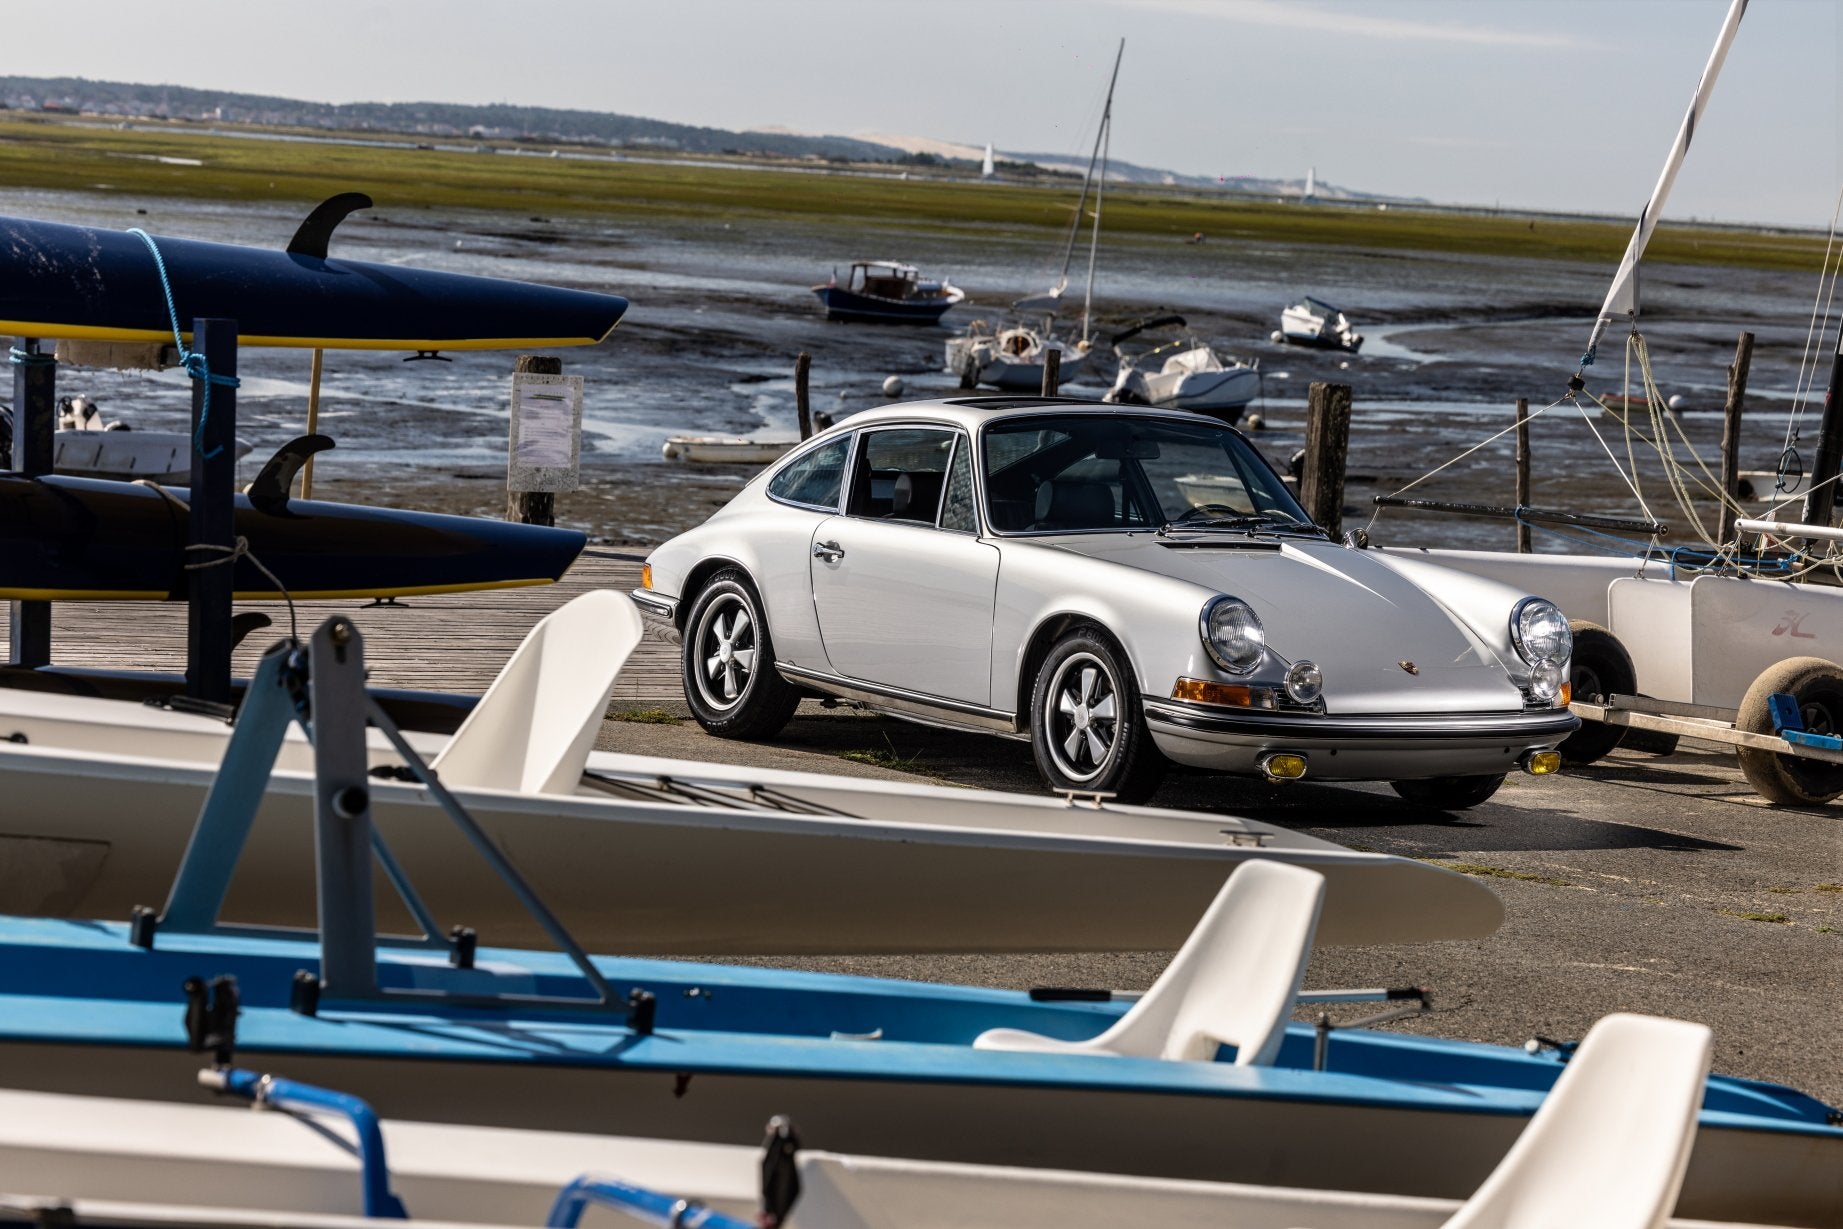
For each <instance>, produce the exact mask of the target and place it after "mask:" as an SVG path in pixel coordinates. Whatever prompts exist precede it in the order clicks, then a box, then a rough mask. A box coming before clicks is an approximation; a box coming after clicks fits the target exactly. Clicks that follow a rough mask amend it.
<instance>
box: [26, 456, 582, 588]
mask: <svg viewBox="0 0 1843 1229" xmlns="http://www.w3.org/2000/svg"><path fill="white" fill-rule="evenodd" d="M173 494H174V495H175V496H176V497H177V498H179V499H181V500H184V499H186V498H187V497H188V495H189V492H188V491H187V490H186V489H185V488H183V487H181V488H177V489H175V490H174V491H173ZM235 525H236V533H237V535H238V536H240V537H243V538H246V539H248V541H249V544H250V551H251V553H252V554H253V555H254V556H255V558H256V559H259V560H261V562H262V564H263V566H264V567H266V568H267V569H268V570H269V571H270V572H272V573H274V575H275V577H276V579H278V580H280V581H281V583H282V584H283V585H284V586H285V587H286V588H287V590H288V592H289V593H290V594H291V595H292V596H294V597H297V598H313V597H391V596H409V595H413V594H423V593H455V592H463V591H467V590H474V589H498V588H512V587H516V586H520V585H537V584H548V583H550V582H551V581H555V580H557V579H559V578H560V577H561V576H562V575H563V573H564V572H565V571H567V570H568V569H569V566H570V564H571V563H573V562H574V561H575V559H576V556H577V555H578V554H580V553H581V552H582V548H583V546H584V545H585V544H586V542H587V541H588V538H587V537H586V535H584V534H582V533H580V532H578V531H576V530H573V529H551V528H546V527H543V526H537V525H518V524H511V523H508V522H504V521H490V520H484V519H481V518H478V517H466V516H445V515H441V514H439V513H433V512H412V511H408V510H405V509H401V508H372V507H366V506H363V505H359V504H336V503H324V502H321V501H317V500H300V499H297V500H291V501H289V502H288V504H287V506H286V507H285V508H284V509H282V510H281V511H280V512H266V511H263V510H261V509H259V508H257V507H255V506H254V505H252V504H251V503H250V501H249V498H248V497H247V496H243V495H239V496H237V497H236V521H235ZM185 543H186V514H185V513H184V512H183V511H182V510H181V509H180V508H179V506H178V505H176V504H174V503H172V502H171V501H169V500H167V499H164V498H162V497H161V495H160V493H159V492H157V491H155V490H152V489H151V488H148V487H144V486H138V485H135V484H133V483H127V482H108V481H103V480H99V479H91V478H65V477H47V478H27V477H23V476H21V475H19V474H9V473H0V599H11V600H16V601H53V600H71V599H85V600H91V601H107V600H124V601H129V600H141V601H145V600H161V599H179V598H183V597H184V596H185V575H186V574H185V571H184V565H185V563H186V558H185V553H184V552H185ZM234 567H235V579H234V581H233V584H234V587H235V591H236V597H237V598H238V599H239V600H245V601H253V600H258V599H265V598H277V597H280V596H281V594H280V593H278V592H277V590H276V587H275V582H274V581H273V580H271V579H269V577H268V576H266V575H264V574H263V572H262V571H261V570H260V569H258V568H257V567H256V566H255V564H254V563H253V562H252V561H251V560H250V559H248V558H244V559H239V560H238V561H237V562H236V563H235V565H234Z"/></svg>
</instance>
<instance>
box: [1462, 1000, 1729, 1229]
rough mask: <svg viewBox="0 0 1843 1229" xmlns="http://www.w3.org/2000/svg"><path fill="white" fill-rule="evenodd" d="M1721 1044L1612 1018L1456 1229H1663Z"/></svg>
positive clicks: (1689, 1032) (1670, 1024)
mask: <svg viewBox="0 0 1843 1229" xmlns="http://www.w3.org/2000/svg"><path fill="white" fill-rule="evenodd" d="M1711 1046H1712V1042H1711V1034H1710V1032H1709V1030H1708V1028H1707V1027H1705V1026H1704V1025H1701V1024H1691V1023H1689V1022H1688V1021H1685V1020H1665V1019H1660V1018H1658V1017H1656V1016H1635V1015H1627V1014H1614V1015H1610V1016H1607V1017H1605V1018H1603V1019H1602V1020H1601V1021H1600V1022H1599V1023H1598V1024H1595V1025H1594V1026H1593V1028H1592V1029H1591V1030H1589V1032H1588V1034H1587V1039H1586V1040H1585V1041H1583V1042H1581V1045H1580V1048H1579V1049H1578V1050H1576V1051H1575V1052H1574V1056H1573V1057H1572V1058H1570V1059H1569V1060H1568V1065H1567V1067H1566V1068H1565V1069H1564V1070H1563V1071H1562V1073H1561V1078H1560V1079H1558V1080H1556V1081H1555V1087H1554V1088H1553V1089H1552V1090H1551V1091H1550V1093H1549V1095H1548V1096H1547V1097H1545V1098H1544V1099H1543V1102H1542V1104H1541V1106H1540V1107H1538V1108H1537V1110H1536V1114H1535V1116H1534V1117H1533V1118H1531V1119H1530V1121H1529V1125H1528V1126H1526V1127H1524V1128H1523V1133H1522V1134H1521V1135H1519V1136H1517V1142H1516V1143H1515V1144H1513V1145H1511V1148H1510V1151H1509V1152H1507V1153H1505V1154H1504V1159H1503V1160H1502V1161H1500V1162H1498V1166H1497V1168H1496V1169H1494V1170H1492V1171H1491V1176H1490V1177H1488V1178H1486V1179H1485V1182H1484V1185H1483V1186H1480V1187H1479V1188H1478V1190H1477V1191H1476V1192H1475V1193H1474V1194H1473V1195H1472V1197H1471V1198H1470V1199H1468V1200H1466V1201H1465V1204H1464V1205H1463V1206H1462V1207H1461V1208H1460V1209H1459V1210H1458V1211H1457V1212H1455V1213H1453V1215H1452V1217H1451V1218H1450V1219H1449V1220H1448V1221H1447V1222H1446V1226H1445V1229H1544V1227H1546V1226H1550V1225H1567V1226H1569V1229H1662V1226H1663V1224H1664V1222H1665V1221H1666V1220H1667V1219H1669V1216H1670V1213H1671V1210H1672V1209H1673V1208H1675V1207H1676V1203H1677V1192H1678V1190H1679V1189H1680V1188H1681V1187H1682V1185H1683V1172H1684V1170H1686V1169H1687V1168H1688V1167H1689V1153H1690V1148H1691V1147H1692V1146H1693V1145H1694V1143H1695V1139H1696V1115H1697V1111H1698V1110H1699V1109H1700V1108H1701V1106H1702V1090H1703V1086H1704V1082H1705V1080H1706V1079H1707V1077H1708V1074H1709V1055H1710V1050H1711Z"/></svg>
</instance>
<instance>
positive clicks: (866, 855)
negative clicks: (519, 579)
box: [0, 692, 1502, 956]
mask: <svg viewBox="0 0 1843 1229" xmlns="http://www.w3.org/2000/svg"><path fill="white" fill-rule="evenodd" d="M47 701H60V702H67V703H78V704H83V703H92V704H93V703H99V702H96V701H80V700H74V699H73V698H72V697H64V696H40V695H32V696H26V695H25V694H24V693H19V694H18V695H17V696H14V695H9V693H4V692H0V704H10V705H12V706H14V707H15V709H17V708H18V707H19V706H22V705H24V704H26V703H28V702H30V703H36V704H43V703H45V702H47ZM100 703H108V702H100ZM166 716H171V714H166ZM12 734H17V735H19V736H21V737H23V738H26V739H27V740H28V741H27V742H26V743H23V744H20V743H0V797H3V798H5V799H6V800H7V801H6V822H5V824H4V825H3V827H4V833H3V834H0V912H5V913H19V914H29V915H36V916H56V917H113V918H126V917H127V916H128V914H129V911H130V910H131V909H133V907H134V906H135V905H140V904H147V905H158V904H159V903H160V902H161V901H163V900H164V899H165V894H166V888H167V886H168V885H169V884H170V883H171V882H172V878H173V875H174V872H175V871H176V869H177V868H178V865H179V861H180V859H181V857H182V855H183V854H184V851H185V848H186V842H187V840H188V838H189V836H190V834H191V831H192V828H193V826H194V824H195V822H196V820H197V817H198V814H199V810H200V807H201V806H202V804H203V801H204V797H205V791H206V789H207V787H208V786H209V784H210V782H211V780H212V777H213V775H214V773H215V769H216V764H215V761H212V760H206V761H203V762H199V761H194V762H192V763H189V764H188V763H181V762H175V761H174V760H172V759H158V758H153V757H154V756H155V755H158V754H160V752H161V751H162V750H166V751H170V750H172V749H173V744H172V743H171V742H170V741H169V742H166V743H163V742H162V741H161V740H160V739H159V738H145V739H142V740H141V743H142V746H143V747H144V748H147V749H148V754H147V755H146V756H145V757H144V758H139V759H136V758H131V757H126V756H120V755H109V754H101V753H78V752H68V751H59V750H56V749H54V748H51V747H49V746H47V745H46V740H47V734H46V727H45V726H44V725H43V724H42V723H38V724H35V723H33V722H32V721H30V720H29V719H25V718H21V717H17V716H7V715H6V714H5V713H4V712H3V711H0V738H5V737H7V736H9V735H12ZM302 750H304V749H302ZM374 759H376V760H378V761H380V762H383V761H385V760H387V759H388V757H386V756H384V755H382V754H379V755H376V756H374ZM589 770H590V772H591V773H595V774H601V773H607V774H609V775H615V774H621V775H624V776H625V777H626V778H627V779H629V780H633V781H638V782H651V781H656V780H657V779H658V778H659V777H660V776H661V775H667V776H670V777H672V778H673V779H676V780H681V781H684V782H686V783H688V784H697V783H700V782H701V783H704V784H710V783H712V782H713V781H717V780H719V778H717V777H713V775H712V774H713V772H716V773H721V772H723V771H726V770H722V769H715V768H713V766H711V765H701V764H696V763H690V762H680V761H671V760H653V759H641V758H640V757H625V756H610V755H606V754H600V753H598V754H596V755H593V756H592V757H591V759H590V763H589ZM727 771H728V772H729V773H730V774H731V775H732V777H733V780H732V781H731V782H729V783H730V784H732V785H735V786H738V787H740V788H741V789H742V790H744V791H746V789H747V786H748V785H749V784H751V783H756V784H760V785H763V786H767V787H769V788H771V789H774V790H776V791H777V792H778V793H779V794H782V795H785V796H787V797H796V798H802V799H812V800H814V801H817V802H819V803H821V805H823V806H825V807H827V808H832V809H836V810H837V811H840V812H843V814H841V815H811V814H807V815H802V814H794V813H780V812H774V811H766V812H764V811H753V810H740V811H739V810H728V809H722V808H713V807H703V806H687V805H672V804H670V803H667V802H659V803H650V802H630V801H625V800H621V799H617V798H603V797H592V796H583V795H580V794H579V795H572V796H557V795H542V794H516V793H511V792H507V791H496V790H479V791H463V792H461V793H460V795H459V796H460V797H461V799H462V801H463V802H464V803H465V805H466V806H467V808H468V810H469V812H470V813H471V814H472V815H473V816H474V818H475V819H476V820H477V821H478V822H479V823H480V825H481V827H482V828H484V829H485V831H486V832H487V833H488V834H489V835H490V836H492V838H493V839H494V840H495V841H496V842H497V844H498V845H499V846H500V848H501V849H502V850H503V851H504V852H505V853H506V854H507V855H508V856H509V857H510V858H511V860H512V861H513V863H514V864H515V865H517V867H518V868H519V870H520V871H521V872H522V873H523V874H524V875H525V876H526V877H527V878H528V879H529V880H530V881H531V882H532V884H533V885H534V886H535V887H536V888H537V890H538V892H539V894H540V895H541V896H542V897H543V898H544V900H545V901H546V903H547V904H548V905H549V906H550V907H551V908H552V909H553V910H555V911H556V912H557V913H558V914H559V915H560V916H561V917H562V918H563V919H564V921H565V922H566V923H567V924H568V925H569V926H570V927H571V929H572V931H573V932H574V933H575V934H576V935H577V937H578V939H579V940H580V941H581V942H582V943H583V945H584V946H585V947H587V948H588V949H589V950H591V951H598V952H608V953H612V954H639V953H651V954H672V955H703V956H709V955H762V954H768V955H772V954H797V953H809V954H810V953H856V954H866V953H892V952H1014V951H1063V952H1068V951H1125V950H1171V949H1174V948H1176V947H1177V946H1178V945H1179V944H1180V943H1182V941H1183V940H1184V938H1185V937H1186V936H1187V935H1188V933H1189V931H1190V929H1191V927H1192V926H1194V925H1195V923H1196V920H1197V918H1198V917H1199V916H1201V914H1202V912H1203V910H1204V909H1205V908H1206V907H1207V906H1208V904H1209V902H1210V900H1211V899H1212V898H1213V897H1214V895H1215V893H1216V892H1217V890H1218V889H1220V887H1221V886H1222V883H1223V881H1224V880H1225V879H1226V878H1227V877H1228V875H1229V874H1230V872H1231V871H1233V870H1234V868H1235V867H1236V866H1237V865H1238V864H1239V863H1240V862H1242V861H1243V860H1246V859H1248V858H1278V859H1281V860H1285V861H1289V862H1295V863H1298V864H1300V865H1305V866H1310V867H1311V868H1312V869H1314V870H1318V871H1321V872H1323V873H1324V874H1325V875H1326V877H1327V880H1328V882H1327V892H1326V906H1325V913H1324V917H1323V919H1322V920H1321V922H1320V925H1319V942H1321V943H1332V944H1339V943H1400V942H1416V941H1422V940H1427V939H1449V938H1478V937H1482V936H1484V935H1487V934H1490V933H1491V932H1493V931H1494V930H1495V929H1496V928H1497V926H1498V925H1499V923H1500V921H1501V919H1502V905H1501V903H1500V902H1499V901H1498V899H1497V897H1496V896H1495V895H1494V894H1492V893H1491V892H1490V891H1489V890H1488V889H1486V888H1484V887H1483V886H1482V885H1480V884H1479V883H1478V882H1477V881H1476V880H1472V879H1469V878H1467V877H1465V876H1461V875H1457V874H1454V873H1453V872H1450V871H1445V870H1443V869H1441V868H1438V867H1432V866H1428V865H1426V864H1423V863H1418V862H1413V861H1408V860H1403V859H1390V858H1385V857H1381V856H1379V855H1373V854H1362V853H1357V852H1354V851H1350V850H1345V849H1342V848H1340V847H1338V846H1335V845H1331V844H1329V843H1327V842H1321V841H1313V840H1311V839H1310V838H1306V837H1302V836H1297V835H1294V834H1290V833H1282V832H1281V831H1280V830H1277V829H1274V830H1269V831H1271V832H1272V833H1273V834H1274V835H1273V836H1272V837H1271V838H1267V837H1261V836H1257V835H1252V834H1250V833H1247V832H1245V831H1243V825H1242V823H1241V821H1236V820H1233V819H1224V818H1221V817H1204V816H1193V815H1187V814H1184V813H1180V812H1170V811H1162V812H1161V811H1156V810H1151V809H1147V808H1113V807H1110V808H1108V809H1106V810H1104V811H1097V810H1092V809H1080V810H1070V809H1065V808H1063V807H1062V806H1061V804H1060V803H1058V802H1056V801H1055V800H1052V799H1039V798H1035V797H1029V798H1025V797H1021V796H1016V795H1008V794H994V793H986V792H984V791H965V790H949V789H944V788H926V787H916V786H912V785H908V784H906V783H901V784H895V783H886V782H878V781H858V780H854V779H850V778H826V777H818V776H814V775H812V774H805V773H782V772H773V771H768V770H761V771H754V772H751V771H750V770H746V769H745V770H727ZM312 797H313V781H312V777H311V775H310V774H309V773H307V772H305V771H298V770H297V771H280V772H278V773H277V774H276V775H275V777H274V778H273V779H272V781H271V786H270V789H269V792H268V794H267V795H266V796H265V798H264V802H263V805H262V809H261V813H260V815H259V817H258V819H257V822H256V825H255V828H254V830H253V832H252V834H251V837H250V842H249V845H248V847H247V849H246V851H245V855H244V859H243V863H242V865H241V867H240V869H239V871H238V877H237V880H236V882H235V883H234V884H233V886H232V889H231V893H230V898H229V902H228V905H227V907H226V917H228V918H234V919H235V920H237V921H241V922H254V923H262V924H270V925H283V926H305V927H311V926H313V925H314V922H315V904H314V899H313V896H312V894H311V893H307V892H303V891H301V890H300V888H299V885H300V883H301V874H302V868H303V867H306V866H312V865H313V861H314V851H313V840H312V830H313V824H312V813H313V804H312ZM1026 804H1028V805H1026ZM372 806H373V815H374V816H375V817H376V820H377V823H378V827H379V830H380V832H382V833H383V835H384V837H385V839H386V840H387V841H388V842H389V844H390V848H391V850H392V851H393V852H394V853H395V854H396V856H397V858H398V860H399V861H400V862H402V863H403V864H404V866H405V867H406V869H407V870H408V871H409V873H410V875H411V878H412V879H413V880H414V881H415V882H416V884H417V886H418V890H419V891H420V892H421V893H422V895H423V897H424V899H425V900H426V901H427V903H428V905H429V907H430V908H431V909H432V910H433V911H434V912H435V915H436V916H437V917H438V918H441V919H444V924H447V923H448V922H459V923H464V924H466V925H469V926H472V927H473V928H475V929H476V930H477V931H478V932H479V933H480V935H481V936H482V941H483V942H491V943H495V944H504V945H529V946H543V945H545V944H547V943H548V936H547V935H546V934H545V932H544V931H543V930H542V929H541V928H540V927H539V926H538V925H537V924H536V923H535V922H533V921H532V919H531V918H530V917H529V916H528V915H527V914H526V913H525V912H524V911H523V910H522V909H520V908H519V906H518V905H517V904H516V902H514V901H513V900H512V898H511V897H510V896H509V895H508V894H507V893H506V892H505V891H504V890H503V888H502V887H501V886H500V885H499V883H498V880H497V879H496V878H495V877H494V876H493V875H492V874H491V872H490V871H488V870H487V868H486V867H485V865H484V864H483V863H481V862H479V861H478V859H476V858H473V857H471V856H469V854H468V852H467V849H466V846H465V844H464V842H463V841H462V840H461V838H460V837H459V836H458V834H457V833H456V832H455V830H454V828H453V825H452V824H451V822H450V821H449V820H448V819H447V817H446V816H445V815H444V814H443V813H442V812H441V811H440V809H439V808H438V807H437V806H435V805H434V804H433V803H432V802H431V800H430V799H429V797H428V795H427V794H426V792H425V791H424V790H423V789H422V788H421V787H420V786H416V785H413V784H399V783H393V782H389V781H378V782H376V783H375V784H374V786H373V790H372ZM1237 833H1241V835H1239V836H1238V835H1237ZM1237 840H1244V841H1245V842H1246V843H1244V844H1236V843H1235V842H1236V841H1237ZM378 908H379V911H380V914H379V915H380V917H381V918H383V919H384V921H385V923H386V924H387V926H391V927H395V928H397V929H399V930H401V929H405V928H407V927H408V926H409V918H408V917H407V915H406V914H405V913H404V911H403V909H402V906H401V905H400V904H399V903H398V902H397V901H396V899H395V898H394V896H391V895H390V894H389V891H388V889H386V888H383V887H380V889H379V893H378Z"/></svg>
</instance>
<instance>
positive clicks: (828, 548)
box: [813, 542, 845, 563]
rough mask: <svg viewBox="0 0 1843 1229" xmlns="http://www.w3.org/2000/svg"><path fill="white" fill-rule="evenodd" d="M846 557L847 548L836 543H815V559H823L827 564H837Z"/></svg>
mask: <svg viewBox="0 0 1843 1229" xmlns="http://www.w3.org/2000/svg"><path fill="white" fill-rule="evenodd" d="M844 557H845V548H844V547H842V546H840V545H839V544H838V543H836V542H815V543H813V558H815V559H823V560H824V561H825V562H827V563H837V562H838V561H839V560H840V559H843V558H844Z"/></svg>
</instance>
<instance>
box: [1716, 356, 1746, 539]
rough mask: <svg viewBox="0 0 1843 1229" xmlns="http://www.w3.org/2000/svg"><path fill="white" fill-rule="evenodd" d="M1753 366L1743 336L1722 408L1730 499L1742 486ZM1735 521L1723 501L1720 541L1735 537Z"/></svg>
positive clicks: (1725, 487) (1725, 476) (1723, 451)
mask: <svg viewBox="0 0 1843 1229" xmlns="http://www.w3.org/2000/svg"><path fill="white" fill-rule="evenodd" d="M1752 363H1753V334H1752V333H1742V334H1741V337H1740V340H1739V341H1738V342H1736V343H1735V345H1734V361H1733V362H1732V363H1730V364H1728V399H1727V400H1726V401H1725V402H1723V403H1722V407H1721V414H1722V418H1721V489H1722V491H1723V492H1725V493H1726V494H1727V497H1728V499H1730V500H1732V499H1736V498H1738V497H1739V491H1740V485H1741V403H1742V402H1743V401H1744V400H1746V397H1747V368H1748V367H1749V366H1751V365H1752ZM1734 518H1735V510H1734V508H1733V506H1732V505H1731V504H1729V503H1727V502H1725V501H1724V502H1723V503H1722V505H1721V532H1720V533H1719V534H1717V535H1716V540H1717V541H1721V542H1726V541H1727V540H1728V539H1729V538H1730V537H1732V536H1733V534H1734Z"/></svg>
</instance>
